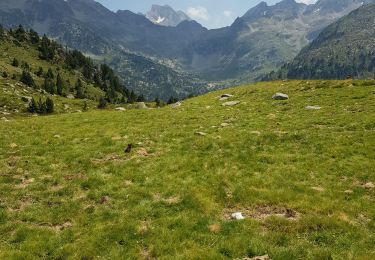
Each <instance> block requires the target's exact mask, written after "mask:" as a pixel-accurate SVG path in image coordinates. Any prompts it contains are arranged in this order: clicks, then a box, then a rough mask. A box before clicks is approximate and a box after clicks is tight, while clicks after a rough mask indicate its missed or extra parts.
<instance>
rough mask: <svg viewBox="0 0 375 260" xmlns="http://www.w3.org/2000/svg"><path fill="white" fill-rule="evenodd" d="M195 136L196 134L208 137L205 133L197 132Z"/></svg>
mask: <svg viewBox="0 0 375 260" xmlns="http://www.w3.org/2000/svg"><path fill="white" fill-rule="evenodd" d="M195 134H196V135H200V136H206V135H207V134H206V133H204V132H196V133H195Z"/></svg>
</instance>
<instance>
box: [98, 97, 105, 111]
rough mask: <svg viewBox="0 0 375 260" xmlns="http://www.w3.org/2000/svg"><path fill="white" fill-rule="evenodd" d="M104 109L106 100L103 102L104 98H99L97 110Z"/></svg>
mask: <svg viewBox="0 0 375 260" xmlns="http://www.w3.org/2000/svg"><path fill="white" fill-rule="evenodd" d="M106 107H107V100H105V98H104V97H101V98H100V99H99V104H98V108H99V109H104V108H106Z"/></svg>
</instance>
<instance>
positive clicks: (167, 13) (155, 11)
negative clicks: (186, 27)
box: [146, 5, 191, 26]
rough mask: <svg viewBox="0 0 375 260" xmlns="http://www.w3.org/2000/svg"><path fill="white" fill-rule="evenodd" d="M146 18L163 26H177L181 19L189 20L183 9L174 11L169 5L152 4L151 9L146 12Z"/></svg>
mask: <svg viewBox="0 0 375 260" xmlns="http://www.w3.org/2000/svg"><path fill="white" fill-rule="evenodd" d="M146 18H147V19H149V20H150V21H151V22H153V23H155V24H158V25H163V26H177V25H178V24H179V23H181V22H183V21H190V20H191V19H190V17H189V16H187V15H186V14H185V13H184V12H183V11H175V10H174V9H173V8H172V7H170V6H169V5H163V6H161V5H153V6H152V7H151V10H150V11H148V12H147V13H146Z"/></svg>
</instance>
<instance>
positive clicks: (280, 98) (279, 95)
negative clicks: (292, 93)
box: [272, 93, 289, 100]
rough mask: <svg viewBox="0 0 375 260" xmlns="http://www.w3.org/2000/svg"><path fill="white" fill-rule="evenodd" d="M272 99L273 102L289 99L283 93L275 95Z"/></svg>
mask: <svg viewBox="0 0 375 260" xmlns="http://www.w3.org/2000/svg"><path fill="white" fill-rule="evenodd" d="M272 99H274V100H287V99H289V96H288V95H287V94H284V93H276V94H275V95H273V96H272Z"/></svg>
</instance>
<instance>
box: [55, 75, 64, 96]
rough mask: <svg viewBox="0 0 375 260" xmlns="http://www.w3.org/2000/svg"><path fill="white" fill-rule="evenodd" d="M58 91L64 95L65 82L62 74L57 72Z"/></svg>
mask: <svg viewBox="0 0 375 260" xmlns="http://www.w3.org/2000/svg"><path fill="white" fill-rule="evenodd" d="M56 91H57V94H58V95H60V96H62V94H63V91H64V83H63V80H62V78H61V76H60V74H57V78H56Z"/></svg>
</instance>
